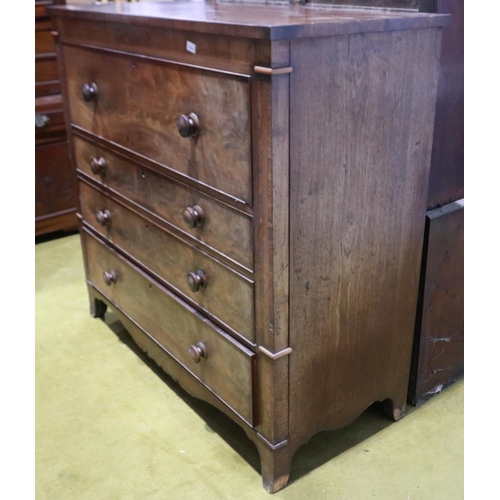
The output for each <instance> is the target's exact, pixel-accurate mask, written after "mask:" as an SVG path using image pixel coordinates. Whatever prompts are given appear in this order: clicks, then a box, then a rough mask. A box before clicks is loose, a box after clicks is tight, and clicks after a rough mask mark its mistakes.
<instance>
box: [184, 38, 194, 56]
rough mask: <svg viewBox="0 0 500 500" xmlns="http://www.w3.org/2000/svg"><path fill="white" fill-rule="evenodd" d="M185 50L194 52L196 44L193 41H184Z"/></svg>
mask: <svg viewBox="0 0 500 500" xmlns="http://www.w3.org/2000/svg"><path fill="white" fill-rule="evenodd" d="M186 50H187V51H188V52H191V54H196V44H195V43H193V42H189V41H187V42H186Z"/></svg>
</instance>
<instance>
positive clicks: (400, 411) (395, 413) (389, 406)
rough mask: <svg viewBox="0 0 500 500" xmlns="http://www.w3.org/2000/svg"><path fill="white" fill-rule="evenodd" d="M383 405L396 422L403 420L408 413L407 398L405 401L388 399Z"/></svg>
mask: <svg viewBox="0 0 500 500" xmlns="http://www.w3.org/2000/svg"><path fill="white" fill-rule="evenodd" d="M382 407H383V409H384V411H385V413H386V414H387V415H388V416H389V417H390V418H393V419H394V421H395V422H397V421H398V420H401V419H402V418H403V417H404V416H405V415H406V399H405V400H404V401H397V402H395V401H393V400H392V399H386V400H385V401H384V402H383V403H382Z"/></svg>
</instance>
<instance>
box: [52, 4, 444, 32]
mask: <svg viewBox="0 0 500 500" xmlns="http://www.w3.org/2000/svg"><path fill="white" fill-rule="evenodd" d="M49 10H50V12H51V14H52V15H55V16H61V17H67V18H76V19H87V20H96V21H104V20H105V21H108V22H118V23H124V22H126V23H127V24H131V25H142V26H152V27H163V28H167V29H176V30H188V31H199V32H202V33H211V34H218V35H226V36H238V37H245V38H257V39H271V40H277V39H284V38H305V37H315V36H332V35H341V34H349V33H360V32H370V31H395V30H406V29H423V28H435V27H441V26H444V25H446V24H448V22H449V16H447V15H440V14H426V13H415V12H404V11H391V10H384V9H378V10H377V9H351V8H334V7H326V8H325V7H323V6H318V5H314V6H313V5H288V4H286V5H285V4H276V5H262V4H248V3H246V4H242V3H239V2H238V3H228V2H218V1H215V0H206V1H199V0H175V1H172V2H151V3H150V2H133V3H122V2H120V3H108V4H102V5H78V4H76V5H67V6H56V7H51V8H49Z"/></svg>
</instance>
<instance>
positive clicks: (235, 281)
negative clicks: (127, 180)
mask: <svg viewBox="0 0 500 500" xmlns="http://www.w3.org/2000/svg"><path fill="white" fill-rule="evenodd" d="M79 192H80V205H81V210H82V217H83V221H84V222H86V223H87V224H89V225H90V226H91V227H92V228H93V229H94V230H95V231H97V232H99V233H100V234H101V235H102V236H104V237H106V238H107V239H108V240H109V241H111V242H112V243H113V244H115V245H116V246H117V247H118V248H119V249H120V250H121V251H123V252H124V253H125V254H126V255H127V256H129V257H130V258H131V259H133V260H136V261H137V262H138V263H139V264H142V265H143V266H145V267H146V268H147V269H148V270H149V271H150V272H152V273H154V274H155V275H157V276H159V277H160V278H161V279H163V280H165V281H166V282H167V283H168V284H169V285H170V287H171V288H172V289H173V290H174V291H175V292H176V293H177V294H179V295H181V297H183V298H184V299H185V298H188V300H191V301H192V302H194V303H195V304H196V305H197V306H199V308H200V310H201V311H202V312H203V313H204V314H206V315H207V316H209V317H210V316H215V317H216V318H218V319H219V320H220V321H221V322H222V323H223V324H224V325H225V326H226V328H228V327H229V328H230V329H232V331H233V333H234V334H235V335H241V336H243V337H245V338H246V339H247V340H249V341H250V342H251V343H253V344H254V343H255V334H254V294H253V282H251V281H250V280H247V279H246V278H244V277H243V276H241V275H238V274H237V273H235V272H234V271H232V270H231V269H230V268H228V267H227V266H224V265H222V264H221V263H219V262H217V261H215V260H213V259H211V258H210V257H208V256H207V255H206V254H203V253H201V252H200V251H198V250H196V249H195V248H193V247H192V246H191V245H188V244H186V243H183V242H182V241H180V240H179V239H177V238H176V237H174V236H173V235H171V234H169V233H167V232H166V231H164V230H163V229H161V228H160V227H158V226H157V225H156V224H154V222H152V221H151V220H148V219H144V218H142V217H140V216H139V215H137V214H136V213H135V212H133V211H132V210H130V209H128V208H126V207H125V206H124V205H122V204H121V203H118V202H117V201H114V200H113V199H111V198H110V197H109V196H106V195H105V194H104V193H101V192H99V191H97V190H96V189H92V188H91V187H90V186H89V185H88V184H86V183H83V182H81V183H80V189H79ZM104 210H108V211H109V214H110V215H109V218H110V221H109V223H108V224H104V225H100V224H99V223H98V221H97V219H96V214H97V212H102V211H104ZM198 270H201V271H202V272H203V273H204V275H205V276H206V280H207V284H206V286H205V287H203V288H201V289H200V290H198V291H197V292H193V291H191V290H190V288H189V286H188V283H187V280H186V276H187V274H188V273H190V272H195V271H198Z"/></svg>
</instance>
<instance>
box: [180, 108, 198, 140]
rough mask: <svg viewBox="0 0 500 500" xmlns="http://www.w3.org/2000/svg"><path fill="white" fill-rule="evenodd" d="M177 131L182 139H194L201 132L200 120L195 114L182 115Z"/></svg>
mask: <svg viewBox="0 0 500 500" xmlns="http://www.w3.org/2000/svg"><path fill="white" fill-rule="evenodd" d="M177 129H178V130H179V134H181V136H182V137H194V136H196V135H198V132H199V131H200V120H198V117H197V116H196V115H195V114H194V113H189V115H181V116H179V118H178V119H177Z"/></svg>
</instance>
